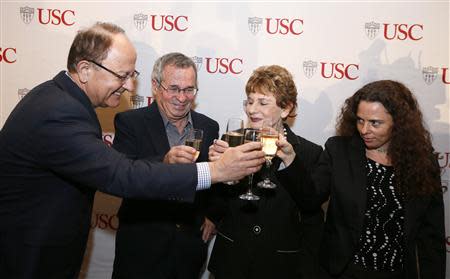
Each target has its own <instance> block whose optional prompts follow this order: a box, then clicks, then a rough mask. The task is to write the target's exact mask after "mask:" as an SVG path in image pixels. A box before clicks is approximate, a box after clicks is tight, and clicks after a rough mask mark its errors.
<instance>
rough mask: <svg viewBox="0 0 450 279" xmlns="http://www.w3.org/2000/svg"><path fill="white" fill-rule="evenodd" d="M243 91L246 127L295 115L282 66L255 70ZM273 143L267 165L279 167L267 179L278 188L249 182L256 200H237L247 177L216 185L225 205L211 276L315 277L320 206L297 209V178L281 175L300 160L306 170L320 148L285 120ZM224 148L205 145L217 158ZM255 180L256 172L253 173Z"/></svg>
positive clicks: (291, 83) (222, 144) (292, 90)
mask: <svg viewBox="0 0 450 279" xmlns="http://www.w3.org/2000/svg"><path fill="white" fill-rule="evenodd" d="M246 95H247V100H246V101H245V102H244V109H245V113H246V114H247V116H248V124H249V126H250V128H257V129H259V128H262V125H263V122H265V120H266V121H267V120H269V121H268V122H269V123H272V125H274V126H275V125H276V123H278V122H282V121H284V120H286V119H287V118H288V117H292V116H295V109H296V107H297V89H296V86H295V83H294V81H293V78H292V75H291V74H290V73H289V72H288V71H287V70H286V69H284V68H283V67H280V66H275V65H274V66H264V67H260V68H258V69H256V70H255V71H254V72H253V74H252V76H251V77H250V79H249V80H248V82H247V85H246ZM277 145H278V151H277V153H276V155H277V157H275V158H274V159H273V166H272V167H273V169H274V170H278V171H276V174H275V177H274V178H271V179H272V180H273V181H274V182H275V183H276V184H277V187H276V188H274V189H259V188H255V187H254V188H253V192H255V193H256V194H257V195H258V196H259V197H260V200H259V201H247V200H241V199H239V196H240V195H241V194H242V193H244V192H245V191H246V190H247V187H248V184H247V181H241V182H240V183H241V185H238V186H237V187H236V186H233V187H230V186H227V185H219V186H217V187H215V189H216V190H217V191H218V192H219V195H220V197H221V198H222V199H223V201H224V205H225V207H224V209H225V210H224V214H223V218H222V219H221V220H219V222H218V224H217V227H218V234H217V237H216V241H215V244H214V248H213V251H212V256H211V260H210V263H209V270H210V271H211V272H212V273H213V274H214V276H215V278H216V279H230V278H233V279H244V278H255V279H264V278H270V279H273V278H283V279H286V278H288V279H289V278H299V277H300V276H302V275H303V276H304V277H305V278H315V277H316V275H315V274H316V273H315V271H316V270H317V269H316V268H315V267H318V264H317V261H316V260H315V259H316V258H317V257H316V254H317V252H318V244H319V242H320V234H321V228H322V226H323V214H322V210H321V208H320V206H316V207H315V208H312V210H309V211H302V210H301V204H300V203H299V201H300V199H301V193H300V187H299V185H300V183H299V182H297V181H296V182H295V183H288V182H287V181H286V180H287V178H288V177H289V176H290V175H295V174H296V173H298V169H299V168H300V166H299V165H301V166H302V167H304V168H305V169H306V170H307V171H306V172H307V173H309V172H310V170H312V169H313V166H315V164H316V162H317V160H318V158H319V156H320V154H321V151H322V148H321V147H320V146H318V145H316V144H314V143H312V142H309V141H307V140H306V139H304V138H302V137H299V136H297V135H295V134H294V133H293V132H292V131H291V129H290V128H289V126H288V125H286V124H284V135H283V133H281V134H280V137H279V140H278V141H277ZM227 147H228V144H227V143H226V142H224V141H220V140H219V141H217V142H216V143H215V144H214V145H212V146H211V147H210V152H209V155H210V160H217V159H218V158H219V157H220V154H221V153H222V152H223V151H224V150H225V149H226V148H227ZM298 158H301V162H300V161H299V160H298ZM254 180H255V181H258V180H261V177H259V176H258V175H256V176H255V178H254Z"/></svg>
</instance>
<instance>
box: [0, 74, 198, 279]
mask: <svg viewBox="0 0 450 279" xmlns="http://www.w3.org/2000/svg"><path fill="white" fill-rule="evenodd" d="M0 147H1V148H0V239H2V238H3V237H2V235H3V234H6V233H8V235H9V236H10V238H9V239H8V240H7V242H8V243H18V245H19V244H24V243H28V244H31V245H38V246H55V247H62V246H65V245H67V244H68V243H71V241H73V240H74V239H75V238H76V237H79V236H80V235H87V234H88V231H89V224H90V216H91V208H92V201H93V195H94V192H95V190H100V191H102V192H105V193H109V194H113V195H117V196H122V197H126V198H137V197H140V198H149V199H179V200H185V201H193V200H194V196H195V187H196V185H197V171H196V166H195V165H194V164H185V165H171V166H167V165H164V164H155V163H150V162H148V161H144V160H142V161H133V160H130V159H127V158H126V156H125V155H123V154H121V153H119V152H117V151H116V150H114V149H112V148H110V147H108V146H106V145H105V144H104V143H103V141H102V137H101V128H100V125H99V121H98V119H97V116H96V113H95V111H94V109H93V107H92V104H91V102H90V101H89V99H88V97H87V96H86V94H85V93H84V92H83V91H82V90H81V89H80V88H79V87H78V86H77V85H76V84H75V83H74V82H73V81H72V80H71V79H70V78H69V77H68V76H67V75H66V74H65V72H60V73H59V74H58V75H57V76H55V78H54V79H52V80H50V81H47V82H44V83H43V84H41V85H39V86H37V87H36V88H34V89H33V90H31V91H30V92H29V93H28V94H27V95H26V96H25V97H24V98H23V99H22V100H21V101H20V102H19V104H18V105H17V106H16V108H15V109H14V110H13V111H12V113H11V114H10V116H9V117H8V119H7V121H6V123H5V125H4V126H3V129H2V130H1V132H0ZM3 243H4V242H0V245H2V244H3ZM85 244H86V243H85V239H84V240H83V241H81V242H80V245H77V247H76V249H77V251H73V249H62V250H61V251H58V252H57V253H66V254H79V255H80V256H79V257H76V259H74V260H73V261H77V263H76V264H75V265H76V266H78V268H77V270H76V272H78V269H79V267H80V264H81V260H82V255H83V251H84V248H85ZM12 252H13V251H11V249H4V247H2V246H0V275H1V271H2V270H5V269H4V268H6V267H7V265H10V264H12V262H8V261H6V262H5V261H1V258H2V257H6V258H8V257H9V256H8V253H12ZM19 252H20V251H19ZM52 256H60V258H64V255H62V254H59V255H52ZM21 260H23V261H18V262H16V265H13V266H10V268H12V270H11V272H13V271H14V272H22V271H20V270H19V269H20V268H22V269H27V270H28V271H29V272H30V274H31V275H30V277H34V278H38V277H39V276H40V275H42V274H45V275H46V276H45V278H52V276H51V274H52V272H53V271H54V270H56V267H54V266H52V267H51V268H52V270H45V268H43V266H40V264H41V262H42V261H43V260H45V259H43V256H39V255H23V259H21ZM25 262H26V263H25ZM25 264H26V265H29V266H27V267H25V266H23V265H25ZM31 269H32V271H31ZM35 269H36V270H35ZM37 269H39V272H40V273H38V271H37ZM34 271H35V273H33V272H34ZM23 272H25V271H23ZM10 274H15V273H10ZM0 277H2V276H0ZM15 277H16V276H6V277H2V278H15ZM17 277H19V276H17ZM60 278H62V277H60ZM65 278H68V277H65Z"/></svg>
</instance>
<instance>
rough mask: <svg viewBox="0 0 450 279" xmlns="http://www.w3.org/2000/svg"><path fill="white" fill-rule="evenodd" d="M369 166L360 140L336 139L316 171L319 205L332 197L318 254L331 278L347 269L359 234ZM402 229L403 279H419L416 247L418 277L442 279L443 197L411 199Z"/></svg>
mask: <svg viewBox="0 0 450 279" xmlns="http://www.w3.org/2000/svg"><path fill="white" fill-rule="evenodd" d="M418 160H420V158H418ZM365 164H366V156H365V148H364V144H363V142H362V141H361V139H360V138H359V137H332V138H330V139H329V140H328V141H327V142H326V144H325V150H324V152H323V154H322V156H321V159H320V161H319V166H318V168H317V170H316V172H315V173H314V177H313V178H314V181H315V192H316V193H315V194H317V196H316V197H318V198H319V200H318V201H323V200H325V199H327V198H328V196H330V202H329V206H328V211H327V218H326V224H325V230H324V236H323V242H322V247H321V253H320V262H321V264H322V265H323V266H324V268H325V269H326V270H328V272H329V273H330V274H339V273H341V272H342V271H343V270H344V269H345V268H346V266H347V264H348V263H349V262H350V261H351V259H352V256H353V253H354V251H355V249H356V246H357V244H358V240H359V237H360V235H361V230H362V227H363V222H364V213H365V210H366V195H367V194H366V169H365ZM305 197H307V195H305ZM310 197H311V196H310ZM306 199H307V198H306ZM311 201H313V199H309V200H307V201H305V202H311ZM316 201H317V200H316ZM404 230H405V231H404V235H405V238H406V239H405V243H406V246H405V254H406V255H405V259H404V265H405V278H408V279H410V278H418V277H417V273H418V271H417V268H416V247H417V254H418V260H419V269H420V278H422V279H428V278H429V279H431V278H433V279H434V278H439V279H444V277H445V247H444V238H445V232H444V205H443V200H442V195H441V194H436V195H434V196H426V197H422V198H415V199H412V200H410V201H407V202H406V206H405V225H404Z"/></svg>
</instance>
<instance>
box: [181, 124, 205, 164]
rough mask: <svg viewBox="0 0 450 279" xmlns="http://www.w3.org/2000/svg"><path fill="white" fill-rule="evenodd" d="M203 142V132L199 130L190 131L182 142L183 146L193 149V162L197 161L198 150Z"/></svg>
mask: <svg viewBox="0 0 450 279" xmlns="http://www.w3.org/2000/svg"><path fill="white" fill-rule="evenodd" d="M202 141H203V130H201V129H191V130H190V131H189V132H188V134H187V136H186V140H185V142H184V145H187V146H191V147H194V148H195V150H196V152H195V161H197V158H198V155H200V148H201V147H202Z"/></svg>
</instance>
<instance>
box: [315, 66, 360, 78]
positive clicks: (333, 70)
mask: <svg viewBox="0 0 450 279" xmlns="http://www.w3.org/2000/svg"><path fill="white" fill-rule="evenodd" d="M320 65H321V75H322V77H324V78H327V79H329V78H335V79H343V78H345V79H349V80H355V79H357V78H358V77H359V76H358V75H357V72H358V70H359V65H358V64H347V65H346V64H344V63H334V62H333V63H327V62H320Z"/></svg>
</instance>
